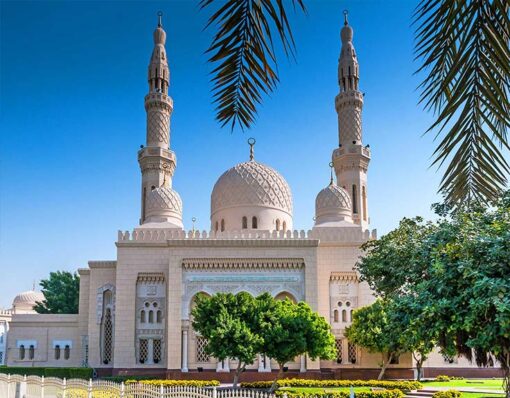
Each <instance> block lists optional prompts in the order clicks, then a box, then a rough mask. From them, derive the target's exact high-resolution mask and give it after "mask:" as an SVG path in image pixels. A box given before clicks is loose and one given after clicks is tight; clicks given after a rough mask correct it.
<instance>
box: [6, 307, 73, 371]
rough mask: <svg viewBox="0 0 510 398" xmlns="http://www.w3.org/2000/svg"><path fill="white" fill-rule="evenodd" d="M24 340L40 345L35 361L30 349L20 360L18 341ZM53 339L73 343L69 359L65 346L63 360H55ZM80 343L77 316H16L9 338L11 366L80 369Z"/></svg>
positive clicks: (8, 357) (9, 363)
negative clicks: (30, 355) (65, 352)
mask: <svg viewBox="0 0 510 398" xmlns="http://www.w3.org/2000/svg"><path fill="white" fill-rule="evenodd" d="M21 340H35V341H36V342H37V348H36V349H35V351H34V359H33V360H30V359H28V347H26V356H25V358H26V359H25V360H20V359H19V349H18V348H17V342H18V341H21ZM54 340H68V341H71V342H72V347H71V350H70V357H69V359H68V360H66V359H64V347H62V351H61V355H60V359H59V360H56V359H55V350H54V348H53V342H54ZM79 340H80V338H79V332H78V315H53V314H52V315H47V314H26V315H25V314H23V315H21V314H20V315H14V316H13V319H12V321H11V329H10V331H9V339H8V355H7V359H8V365H9V366H53V367H77V366H80V364H81V352H80V344H79Z"/></svg>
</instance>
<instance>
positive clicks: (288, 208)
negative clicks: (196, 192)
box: [211, 160, 292, 214]
mask: <svg viewBox="0 0 510 398" xmlns="http://www.w3.org/2000/svg"><path fill="white" fill-rule="evenodd" d="M244 205H247V206H257V205H258V206H270V207H274V208H276V209H280V210H283V211H285V212H287V213H289V214H292V194H291V191H290V187H289V185H288V184H287V181H285V179H284V178H283V177H282V176H281V175H280V174H279V173H278V172H276V171H275V170H274V169H272V168H271V167H269V166H266V165H263V164H261V163H258V162H256V161H253V160H252V161H250V162H245V163H240V164H238V165H236V166H234V167H232V168H231V169H229V170H227V171H226V172H225V173H223V175H222V176H221V177H220V178H219V179H218V181H217V182H216V184H215V185H214V189H213V192H212V195H211V214H214V213H215V212H217V211H218V210H221V209H223V208H227V207H231V206H244Z"/></svg>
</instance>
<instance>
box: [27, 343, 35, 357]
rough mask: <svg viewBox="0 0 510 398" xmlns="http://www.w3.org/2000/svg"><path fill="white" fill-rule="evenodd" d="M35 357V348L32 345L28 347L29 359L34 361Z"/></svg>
mask: <svg viewBox="0 0 510 398" xmlns="http://www.w3.org/2000/svg"><path fill="white" fill-rule="evenodd" d="M34 356H35V347H34V346H33V345H31V346H30V347H28V359H34Z"/></svg>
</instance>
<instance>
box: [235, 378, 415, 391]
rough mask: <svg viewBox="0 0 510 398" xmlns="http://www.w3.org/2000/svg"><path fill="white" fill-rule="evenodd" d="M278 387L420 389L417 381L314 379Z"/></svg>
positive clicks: (288, 381)
mask: <svg viewBox="0 0 510 398" xmlns="http://www.w3.org/2000/svg"><path fill="white" fill-rule="evenodd" d="M271 384H272V382H271V381H257V382H254V383H241V387H242V388H269V387H271ZM277 385H278V387H319V388H321V387H322V388H328V387H351V386H352V387H378V388H386V389H388V390H400V391H404V392H407V391H411V390H417V389H419V388H422V387H423V386H422V384H421V383H420V382H417V381H385V380H315V379H310V380H308V379H282V380H278V382H277Z"/></svg>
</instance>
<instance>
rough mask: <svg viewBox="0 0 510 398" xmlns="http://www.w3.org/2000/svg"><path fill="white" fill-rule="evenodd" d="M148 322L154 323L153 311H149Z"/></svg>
mask: <svg viewBox="0 0 510 398" xmlns="http://www.w3.org/2000/svg"><path fill="white" fill-rule="evenodd" d="M149 323H154V312H153V311H149Z"/></svg>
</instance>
